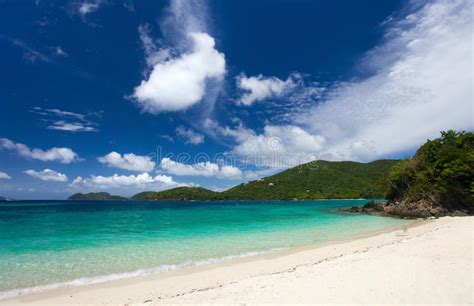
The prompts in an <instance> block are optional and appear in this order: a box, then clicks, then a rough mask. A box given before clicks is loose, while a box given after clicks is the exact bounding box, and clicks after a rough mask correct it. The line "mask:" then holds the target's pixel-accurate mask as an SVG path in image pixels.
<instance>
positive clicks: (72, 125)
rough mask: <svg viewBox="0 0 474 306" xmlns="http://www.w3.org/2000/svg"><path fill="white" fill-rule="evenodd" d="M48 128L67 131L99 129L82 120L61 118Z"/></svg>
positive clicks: (95, 130) (92, 130) (93, 130)
mask: <svg viewBox="0 0 474 306" xmlns="http://www.w3.org/2000/svg"><path fill="white" fill-rule="evenodd" d="M48 130H57V131H66V132H73V133H74V132H97V131H98V129H96V128H95V127H92V126H86V125H84V124H82V123H80V122H66V121H64V120H59V121H56V122H54V123H53V124H51V125H49V126H48Z"/></svg>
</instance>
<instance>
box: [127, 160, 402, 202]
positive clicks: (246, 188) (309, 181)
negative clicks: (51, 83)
mask: <svg viewBox="0 0 474 306" xmlns="http://www.w3.org/2000/svg"><path fill="white" fill-rule="evenodd" d="M397 162H398V161H394V160H379V161H374V162H372V163H367V164H365V163H356V162H329V161H315V162H311V163H308V164H304V165H300V166H297V167H295V168H291V169H288V170H286V171H283V172H281V173H278V174H276V175H273V176H270V177H266V178H263V179H260V180H256V181H251V182H248V183H245V184H240V185H238V186H236V187H234V188H231V189H229V190H227V191H224V192H213V191H210V190H207V189H204V188H195V187H178V188H174V189H170V190H165V191H160V192H142V193H139V194H137V195H135V196H133V197H132V199H134V200H291V199H299V200H303V199H350V198H376V197H382V196H383V191H384V190H385V189H386V187H385V186H386V184H387V175H388V171H389V169H390V167H392V166H393V165H395V164H396V163H397Z"/></svg>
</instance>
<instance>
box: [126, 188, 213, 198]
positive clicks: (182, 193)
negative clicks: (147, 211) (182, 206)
mask: <svg viewBox="0 0 474 306" xmlns="http://www.w3.org/2000/svg"><path fill="white" fill-rule="evenodd" d="M216 195H217V192H214V191H211V190H208V189H205V188H201V187H177V188H173V189H168V190H164V191H160V192H152V191H147V192H141V193H138V194H136V195H134V196H133V197H132V200H199V201H207V200H215V199H216Z"/></svg>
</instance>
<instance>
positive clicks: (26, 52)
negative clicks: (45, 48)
mask: <svg viewBox="0 0 474 306" xmlns="http://www.w3.org/2000/svg"><path fill="white" fill-rule="evenodd" d="M0 39H5V40H6V41H8V42H9V43H10V44H12V45H13V46H15V47H18V48H19V49H21V50H22V51H23V59H24V60H25V61H26V62H28V63H36V62H45V63H50V62H52V59H51V57H50V56H49V55H47V54H45V53H43V52H40V51H38V50H35V49H33V48H32V47H31V46H29V45H28V44H27V43H26V42H24V41H23V40H21V39H18V38H12V37H7V36H4V35H2V34H0Z"/></svg>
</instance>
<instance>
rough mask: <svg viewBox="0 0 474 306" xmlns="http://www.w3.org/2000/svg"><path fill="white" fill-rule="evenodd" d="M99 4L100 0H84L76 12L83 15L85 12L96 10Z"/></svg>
mask: <svg viewBox="0 0 474 306" xmlns="http://www.w3.org/2000/svg"><path fill="white" fill-rule="evenodd" d="M101 4H102V1H101V0H96V1H84V2H82V3H80V4H79V7H78V12H79V14H81V15H82V16H83V17H84V16H86V15H87V14H90V13H93V12H95V11H97V10H98V9H99V8H100V5H101Z"/></svg>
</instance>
